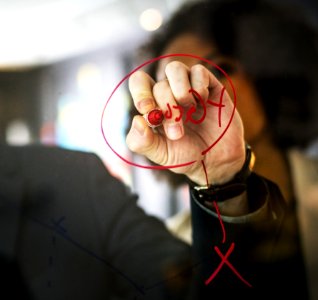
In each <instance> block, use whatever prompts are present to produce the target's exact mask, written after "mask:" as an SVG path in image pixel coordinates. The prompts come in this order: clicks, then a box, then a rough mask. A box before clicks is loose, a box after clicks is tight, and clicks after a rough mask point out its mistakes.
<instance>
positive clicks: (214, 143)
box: [101, 53, 236, 170]
mask: <svg viewBox="0 0 318 300" xmlns="http://www.w3.org/2000/svg"><path fill="white" fill-rule="evenodd" d="M168 57H191V58H195V59H198V60H201V61H203V62H205V63H207V64H209V65H211V66H212V67H214V68H216V69H218V70H219V71H220V72H221V73H222V74H223V75H224V77H225V78H226V79H227V81H228V82H229V84H230V87H231V89H232V91H233V99H232V100H233V111H232V114H231V116H230V119H229V122H228V124H227V125H226V127H225V128H224V130H223V131H222V133H221V134H220V136H219V137H218V138H217V139H216V140H215V141H214V142H213V143H212V144H211V145H210V146H209V147H208V148H207V149H205V150H203V151H202V155H205V154H206V153H207V152H208V151H210V150H211V149H212V148H213V147H214V146H215V145H216V144H217V143H218V142H219V141H220V140H221V138H222V137H223V136H224V134H225V133H226V131H227V130H228V128H229V126H230V124H231V122H232V119H233V116H234V113H235V108H236V93H235V89H234V85H233V83H232V81H231V79H230V77H229V76H228V74H227V73H226V72H225V71H224V70H223V69H221V68H220V67H219V66H218V65H216V64H215V63H213V62H212V61H210V60H208V59H206V58H203V57H200V56H197V55H192V54H186V53H173V54H167V55H161V56H158V57H155V58H152V59H150V60H148V61H146V62H144V63H143V64H141V65H140V66H138V67H136V68H135V69H134V70H132V71H131V72H130V73H128V74H127V75H126V76H125V77H124V78H123V79H122V80H121V81H120V82H119V83H118V84H117V85H116V87H115V88H114V90H113V91H112V93H111V94H110V96H109V97H108V99H107V102H106V104H105V106H104V108H103V111H102V116H101V132H102V135H103V138H104V140H105V142H106V144H107V146H108V147H109V148H110V149H111V151H112V152H113V153H114V154H115V155H117V156H118V157H119V158H120V159H121V160H123V161H124V162H126V163H127V164H129V165H132V166H135V167H139V168H144V169H160V170H164V169H173V168H180V167H185V166H189V165H192V164H194V163H195V162H196V160H193V161H188V162H184V163H181V164H177V165H169V166H159V165H141V164H137V163H134V162H132V161H130V160H129V159H127V158H125V157H123V156H122V155H121V154H119V153H118V152H117V151H116V150H115V149H114V148H113V146H112V145H111V144H110V142H109V140H108V139H107V137H106V134H105V131H104V127H103V122H104V115H105V111H106V109H107V108H108V104H109V102H110V101H111V99H112V97H113V96H114V94H115V93H116V91H117V90H118V88H119V87H120V86H121V85H122V84H123V83H124V82H125V81H126V80H128V79H129V77H130V76H131V75H132V74H133V73H135V72H136V71H138V70H140V69H141V68H143V67H145V66H147V65H150V64H152V63H155V62H157V61H159V60H160V59H164V58H168ZM210 104H211V103H210ZM104 123H105V124H106V123H107V122H104ZM107 124H108V123H107ZM109 125H111V124H109Z"/></svg>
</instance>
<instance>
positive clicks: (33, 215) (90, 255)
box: [1, 146, 190, 300]
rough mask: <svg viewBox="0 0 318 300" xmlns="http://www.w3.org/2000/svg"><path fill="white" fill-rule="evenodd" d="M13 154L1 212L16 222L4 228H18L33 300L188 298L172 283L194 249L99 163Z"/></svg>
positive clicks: (40, 153)
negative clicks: (10, 214) (149, 213)
mask: <svg viewBox="0 0 318 300" xmlns="http://www.w3.org/2000/svg"><path fill="white" fill-rule="evenodd" d="M7 150H8V151H5V153H6V154H5V155H4V156H5V157H6V158H5V160H6V161H7V164H9V165H10V166H11V165H12V164H14V165H15V167H14V170H11V169H12V168H11V169H10V168H9V169H10V174H11V175H10V177H7V178H6V180H5V183H4V184H5V186H4V185H2V186H1V187H2V188H3V189H2V190H3V191H4V190H6V191H8V193H6V194H7V195H9V194H10V193H9V190H10V191H11V194H12V196H10V197H7V199H5V201H6V202H7V203H6V205H4V207H2V208H3V210H2V212H3V215H8V212H9V211H10V212H13V213H14V215H16V218H15V220H16V221H14V222H15V225H16V226H10V224H9V223H8V224H7V225H6V226H7V227H8V226H9V227H12V228H17V232H15V233H14V236H13V240H14V241H13V242H12V244H14V245H15V247H14V248H15V249H14V250H12V251H14V252H15V253H13V254H14V255H15V256H16V257H17V260H18V262H19V264H20V265H21V270H22V274H23V277H24V278H25V280H26V281H27V285H28V287H29V288H30V291H31V294H32V296H33V297H34V299H45V300H49V299H52V300H56V299H59V300H62V299H65V300H66V299H77V300H79V299H94V300H98V299H113V298H112V297H115V296H114V295H116V297H117V298H118V299H119V298H120V297H122V299H139V298H140V299H158V298H159V297H162V298H160V299H168V298H166V296H167V295H166V294H165V293H167V290H169V293H170V292H171V293H172V291H176V293H179V292H184V286H182V288H180V286H178V287H177V288H175V286H174V280H173V278H174V277H175V275H176V274H177V273H178V272H179V269H178V266H182V267H184V266H185V262H188V261H189V260H190V250H189V247H188V246H187V245H185V244H184V243H182V242H181V241H179V240H177V239H175V238H173V237H172V236H171V235H170V234H169V232H168V231H167V229H166V228H165V226H164V225H163V223H162V222H160V221H159V220H157V219H156V218H153V217H150V216H146V214H145V213H144V212H143V211H142V210H141V209H140V208H139V207H138V206H137V204H136V200H137V197H136V196H135V195H132V194H131V192H130V191H129V189H128V188H127V187H126V186H124V185H123V184H122V183H121V182H120V181H119V180H118V179H116V178H114V177H113V176H111V175H110V174H109V172H108V171H107V170H106V168H105V166H104V164H103V163H102V161H101V160H100V159H99V158H98V157H97V156H96V155H93V154H88V153H82V152H76V151H67V150H63V149H56V148H49V147H48V148H44V147H36V146H35V147H33V146H32V147H25V148H19V149H17V148H11V147H10V148H9V149H7ZM4 156H3V157H4ZM12 162H13V163H12ZM2 200H3V199H2ZM13 200H14V203H13ZM9 202H10V203H9ZM8 203H9V204H8ZM10 220H11V221H10V222H11V225H12V220H13V219H12V218H10ZM4 232H5V230H4ZM10 249H11V248H10ZM180 276H181V275H180ZM180 276H179V275H178V276H177V277H178V278H180ZM170 278H171V280H170ZM182 282H183V283H184V282H186V281H182ZM170 287H172V289H170ZM171 295H173V296H171V297H173V298H175V294H174V292H173V293H172V294H171ZM167 297H168V296H167ZM176 297H177V296H176ZM117 298H116V299H117ZM114 299H115V298H114Z"/></svg>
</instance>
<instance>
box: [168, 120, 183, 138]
mask: <svg viewBox="0 0 318 300" xmlns="http://www.w3.org/2000/svg"><path fill="white" fill-rule="evenodd" d="M182 134H183V130H182V126H181V125H180V124H179V123H173V124H169V125H168V127H167V135H168V137H169V138H170V139H171V140H177V139H179V138H181V137H182Z"/></svg>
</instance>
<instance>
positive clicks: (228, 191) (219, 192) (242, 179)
mask: <svg viewBox="0 0 318 300" xmlns="http://www.w3.org/2000/svg"><path fill="white" fill-rule="evenodd" d="M254 163H255V156H254V154H253V152H252V149H251V147H250V146H249V145H247V144H246V154H245V162H244V164H243V167H242V168H241V170H240V171H239V172H238V173H236V174H235V175H234V178H233V179H232V180H230V181H228V182H226V183H224V184H218V185H213V184H212V185H202V186H200V185H196V184H195V183H193V182H191V183H190V187H191V188H192V189H193V190H194V193H195V194H196V195H197V197H198V198H199V199H202V201H209V202H212V201H218V202H222V201H225V200H228V199H231V198H234V197H237V196H239V195H241V194H243V193H244V192H245V191H246V181H247V178H248V177H249V175H250V174H251V172H252V170H253V166H254Z"/></svg>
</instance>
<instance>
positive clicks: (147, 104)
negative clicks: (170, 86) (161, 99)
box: [137, 99, 153, 113]
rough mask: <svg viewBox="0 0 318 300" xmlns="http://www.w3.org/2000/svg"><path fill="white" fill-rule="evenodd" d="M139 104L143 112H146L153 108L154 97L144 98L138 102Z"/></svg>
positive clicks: (139, 108)
mask: <svg viewBox="0 0 318 300" xmlns="http://www.w3.org/2000/svg"><path fill="white" fill-rule="evenodd" d="M137 106H138V110H139V111H140V112H141V113H146V112H147V111H148V110H150V109H152V108H153V101H152V99H143V100H141V101H139V102H138V104H137Z"/></svg>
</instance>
